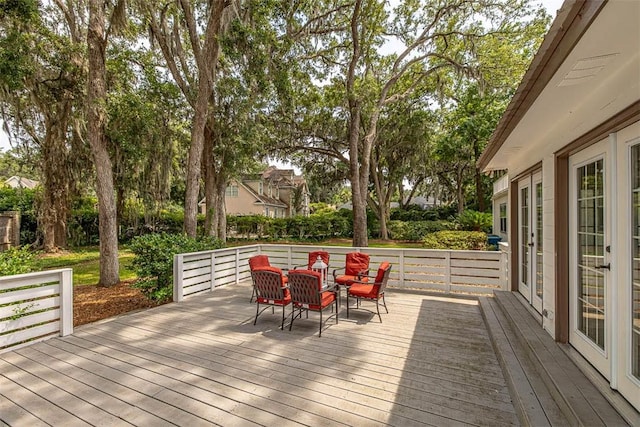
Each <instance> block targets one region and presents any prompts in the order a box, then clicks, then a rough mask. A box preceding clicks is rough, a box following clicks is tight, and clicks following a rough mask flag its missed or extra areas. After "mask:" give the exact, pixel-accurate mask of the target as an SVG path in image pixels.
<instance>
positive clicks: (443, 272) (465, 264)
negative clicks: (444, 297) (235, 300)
mask: <svg viewBox="0 0 640 427" xmlns="http://www.w3.org/2000/svg"><path fill="white" fill-rule="evenodd" d="M315 250H325V251H327V252H329V254H330V257H331V258H330V262H329V270H330V271H333V269H336V268H339V267H343V266H344V260H345V254H347V253H348V252H354V251H361V252H366V253H367V254H369V255H371V263H370V267H371V273H372V274H375V270H376V269H377V268H378V265H379V264H380V263H381V262H382V261H389V262H390V263H391V264H392V265H393V268H392V270H391V275H390V277H389V282H388V285H389V286H390V287H394V288H401V289H423V290H429V291H435V292H442V293H445V294H454V293H467V294H478V295H490V294H492V293H493V291H494V290H496V289H497V290H503V289H504V290H506V289H507V254H506V253H503V252H499V251H495V252H494V251H492V252H485V251H449V250H435V249H386V248H384V249H383V248H352V247H336V246H298V245H291V246H290V245H251V246H241V247H237V248H230V249H218V250H214V251H204V252H196V253H190V254H180V255H176V256H175V258H174V266H173V299H174V301H182V300H183V299H184V298H185V297H188V296H191V295H195V294H198V293H200V292H205V291H209V290H213V289H215V288H216V287H218V286H222V285H227V284H233V283H240V282H241V281H245V280H250V278H251V273H250V271H249V263H248V260H249V258H250V257H252V256H254V255H257V254H265V255H268V256H269V261H270V262H271V265H273V266H276V267H280V268H287V269H291V268H293V267H295V266H301V265H305V264H306V263H307V254H308V253H309V252H311V251H315Z"/></svg>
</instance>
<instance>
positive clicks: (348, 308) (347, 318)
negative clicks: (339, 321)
mask: <svg viewBox="0 0 640 427" xmlns="http://www.w3.org/2000/svg"><path fill="white" fill-rule="evenodd" d="M348 318H349V289H347V319H348Z"/></svg>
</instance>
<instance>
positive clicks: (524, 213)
mask: <svg viewBox="0 0 640 427" xmlns="http://www.w3.org/2000/svg"><path fill="white" fill-rule="evenodd" d="M520 283H521V284H522V285H524V286H529V187H524V188H521V189H520ZM525 296H526V297H527V299H530V298H531V296H530V295H525Z"/></svg>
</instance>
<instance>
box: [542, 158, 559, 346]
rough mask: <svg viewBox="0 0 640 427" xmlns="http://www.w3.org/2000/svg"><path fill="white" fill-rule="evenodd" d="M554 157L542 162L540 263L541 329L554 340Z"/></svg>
mask: <svg viewBox="0 0 640 427" xmlns="http://www.w3.org/2000/svg"><path fill="white" fill-rule="evenodd" d="M554 175H555V157H554V155H553V154H550V155H547V156H546V157H545V158H544V159H543V160H542V230H543V232H542V234H543V235H542V242H543V249H542V263H543V267H542V268H543V272H542V274H543V280H544V284H543V298H542V310H543V311H542V313H543V316H542V327H543V328H544V330H545V331H547V332H549V334H550V335H551V336H552V337H554V338H555V306H556V291H555V289H556V281H555V279H556V278H555V271H556V263H555V261H556V259H555V219H554V215H555V204H554V194H555V186H554V182H555V179H554Z"/></svg>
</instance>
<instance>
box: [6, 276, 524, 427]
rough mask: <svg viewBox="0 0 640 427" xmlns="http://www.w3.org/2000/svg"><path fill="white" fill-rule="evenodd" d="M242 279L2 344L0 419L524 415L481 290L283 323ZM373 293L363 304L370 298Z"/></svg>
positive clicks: (200, 420)
mask: <svg viewBox="0 0 640 427" xmlns="http://www.w3.org/2000/svg"><path fill="white" fill-rule="evenodd" d="M250 295H251V288H250V287H249V285H248V284H243V285H232V286H226V287H222V288H219V289H217V290H215V291H214V292H212V293H209V294H207V295H206V296H205V297H197V298H193V299H190V300H187V301H185V302H182V303H173V304H168V305H165V306H162V307H158V308H155V309H151V310H146V311H141V312H137V313H133V314H129V315H126V316H122V317H118V318H115V319H112V320H108V321H104V322H100V323H96V324H91V325H86V326H84V327H81V328H78V329H77V330H76V332H75V333H74V334H73V335H71V336H68V337H65V338H54V339H50V340H47V341H44V342H41V343H38V344H34V345H32V346H29V347H25V348H22V349H19V350H16V351H12V352H8V353H4V354H0V421H1V422H0V425H1V424H2V422H4V423H6V424H8V425H18V426H25V425H28V426H35V425H64V426H73V425H87V424H89V425H127V424H132V425H144V426H150V425H153V426H156V425H165V424H166V425H170V424H173V425H189V426H194V425H212V424H213V425H225V426H244V425H263V426H278V427H280V426H287V425H309V426H322V425H349V426H376V425H395V426H403V427H404V426H423V425H434V426H448V425H490V426H499V425H512V424H518V418H517V416H516V412H515V410H514V407H513V405H512V403H511V397H510V395H509V391H508V389H507V386H506V384H505V380H504V377H503V374H502V371H501V368H500V365H499V363H498V360H497V358H496V355H495V353H494V351H493V348H492V345H491V342H490V340H489V336H488V333H487V330H486V328H485V324H484V321H483V319H482V316H481V314H480V309H479V307H478V303H477V301H474V300H466V299H457V298H440V297H433V296H428V295H419V294H412V293H407V292H393V291H389V293H388V296H387V304H388V306H389V311H390V313H389V314H383V315H382V316H383V322H384V323H382V324H380V323H379V322H378V319H377V316H375V317H374V316H373V315H372V314H371V313H369V312H364V311H356V310H353V311H352V312H351V319H346V318H345V317H344V316H345V307H344V299H343V306H342V307H341V313H340V319H339V320H340V323H339V324H337V325H336V324H335V320H334V318H333V317H332V318H330V319H329V320H328V321H327V322H326V324H325V328H324V329H323V334H322V338H318V326H317V319H318V318H317V314H316V313H311V314H310V319H309V320H302V321H296V323H295V324H294V326H293V331H291V332H289V331H288V330H284V331H281V330H279V328H278V327H279V324H280V314H279V313H278V311H277V310H276V314H275V315H274V314H271V312H270V311H266V312H265V313H263V314H262V315H261V316H260V318H259V319H258V324H257V325H255V326H254V325H253V315H254V313H255V305H254V304H250V303H249V296H250ZM365 304H366V303H365Z"/></svg>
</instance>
